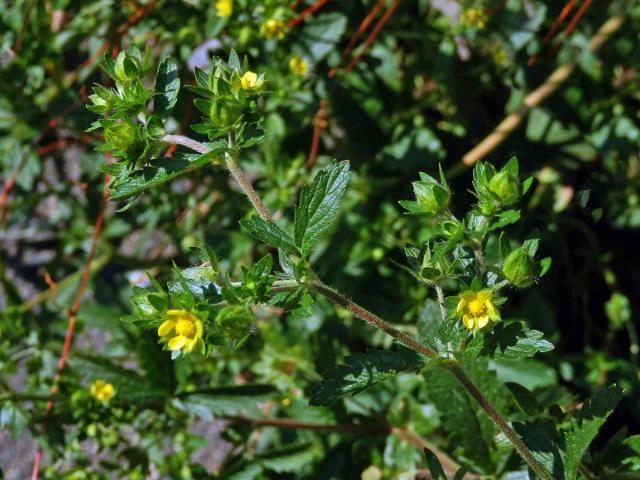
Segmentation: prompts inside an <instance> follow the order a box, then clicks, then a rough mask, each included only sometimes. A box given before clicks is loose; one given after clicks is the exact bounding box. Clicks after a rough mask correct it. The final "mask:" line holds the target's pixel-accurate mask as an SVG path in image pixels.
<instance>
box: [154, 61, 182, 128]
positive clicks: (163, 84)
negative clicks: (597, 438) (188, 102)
mask: <svg viewBox="0 0 640 480" xmlns="http://www.w3.org/2000/svg"><path fill="white" fill-rule="evenodd" d="M155 91H156V97H155V103H154V112H155V113H156V114H158V115H160V117H161V118H163V119H165V118H167V117H168V116H169V113H171V110H173V107H174V106H175V105H176V102H177V101H178V92H179V91H180V78H179V77H178V64H177V63H176V62H175V60H174V59H173V58H171V57H167V58H165V59H164V61H163V62H162V63H161V64H160V66H159V67H158V73H157V75H156V85H155Z"/></svg>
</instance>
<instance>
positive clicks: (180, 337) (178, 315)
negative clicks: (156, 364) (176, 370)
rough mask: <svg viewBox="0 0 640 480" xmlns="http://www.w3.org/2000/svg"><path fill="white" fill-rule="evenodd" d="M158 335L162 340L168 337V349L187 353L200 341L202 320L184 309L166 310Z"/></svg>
mask: <svg viewBox="0 0 640 480" xmlns="http://www.w3.org/2000/svg"><path fill="white" fill-rule="evenodd" d="M158 335H159V336H160V337H161V338H162V340H166V339H167V338H169V337H170V338H169V341H168V343H167V346H168V347H169V350H173V351H177V350H182V351H183V352H187V353H189V352H191V351H193V349H194V348H195V346H196V345H197V344H198V343H199V342H201V341H202V340H201V338H202V322H201V321H200V319H199V318H198V317H196V316H195V315H194V314H193V313H190V312H187V311H186V310H167V313H166V314H165V321H164V323H163V324H162V325H160V327H159V328H158ZM164 337H167V338H164Z"/></svg>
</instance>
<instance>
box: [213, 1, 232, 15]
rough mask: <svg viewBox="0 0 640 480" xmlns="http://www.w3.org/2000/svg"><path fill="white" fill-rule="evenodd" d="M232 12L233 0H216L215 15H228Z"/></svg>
mask: <svg viewBox="0 0 640 480" xmlns="http://www.w3.org/2000/svg"><path fill="white" fill-rule="evenodd" d="M232 13H233V0H218V1H217V2H216V15H217V16H218V17H221V18H222V17H230V16H231V14H232Z"/></svg>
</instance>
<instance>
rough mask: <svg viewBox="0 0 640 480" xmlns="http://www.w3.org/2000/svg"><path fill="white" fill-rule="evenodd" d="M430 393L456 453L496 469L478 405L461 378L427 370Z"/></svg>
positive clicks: (437, 370)
mask: <svg viewBox="0 0 640 480" xmlns="http://www.w3.org/2000/svg"><path fill="white" fill-rule="evenodd" d="M425 379H426V382H427V396H428V397H429V400H431V402H432V403H433V404H434V405H435V407H436V409H437V410H438V413H439V414H440V421H441V422H442V427H443V428H444V431H445V432H446V433H447V436H448V439H449V442H450V444H451V445H454V446H455V448H456V450H458V449H459V450H461V451H460V452H457V453H459V454H461V455H463V456H464V457H466V458H468V459H469V460H470V461H471V462H473V463H474V464H475V466H477V467H480V468H481V469H483V470H484V471H486V472H490V471H493V466H492V465H491V462H490V461H489V447H488V445H487V442H486V440H485V438H484V435H483V433H482V429H481V427H480V424H479V422H478V416H477V415H476V413H477V412H476V410H477V409H476V404H475V403H474V401H473V400H472V399H471V398H470V397H469V395H467V392H466V391H465V389H464V388H463V387H462V385H460V383H458V381H457V380H456V379H455V378H454V377H453V376H452V375H450V374H449V373H448V372H445V371H443V370H441V369H432V370H428V371H427V372H425Z"/></svg>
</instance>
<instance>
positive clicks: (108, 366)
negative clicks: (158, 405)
mask: <svg viewBox="0 0 640 480" xmlns="http://www.w3.org/2000/svg"><path fill="white" fill-rule="evenodd" d="M73 365H74V367H75V368H76V371H77V372H78V374H79V375H80V376H81V377H83V378H84V379H85V380H86V381H87V383H91V382H93V381H95V380H104V381H105V382H109V383H111V384H112V385H113V386H114V388H115V390H116V396H115V398H114V401H116V402H117V401H125V402H134V403H151V402H155V401H159V400H162V399H164V398H166V397H167V396H168V395H169V393H170V392H169V391H168V390H167V389H166V388H162V387H159V386H155V385H153V384H151V383H150V382H148V381H147V380H145V379H144V378H143V377H141V376H140V375H138V374H137V373H136V372H134V371H133V370H128V369H126V368H122V367H120V366H118V365H115V364H113V363H111V362H110V361H109V360H106V359H103V358H97V357H91V356H86V355H82V356H80V355H76V356H75V357H74V360H73Z"/></svg>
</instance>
